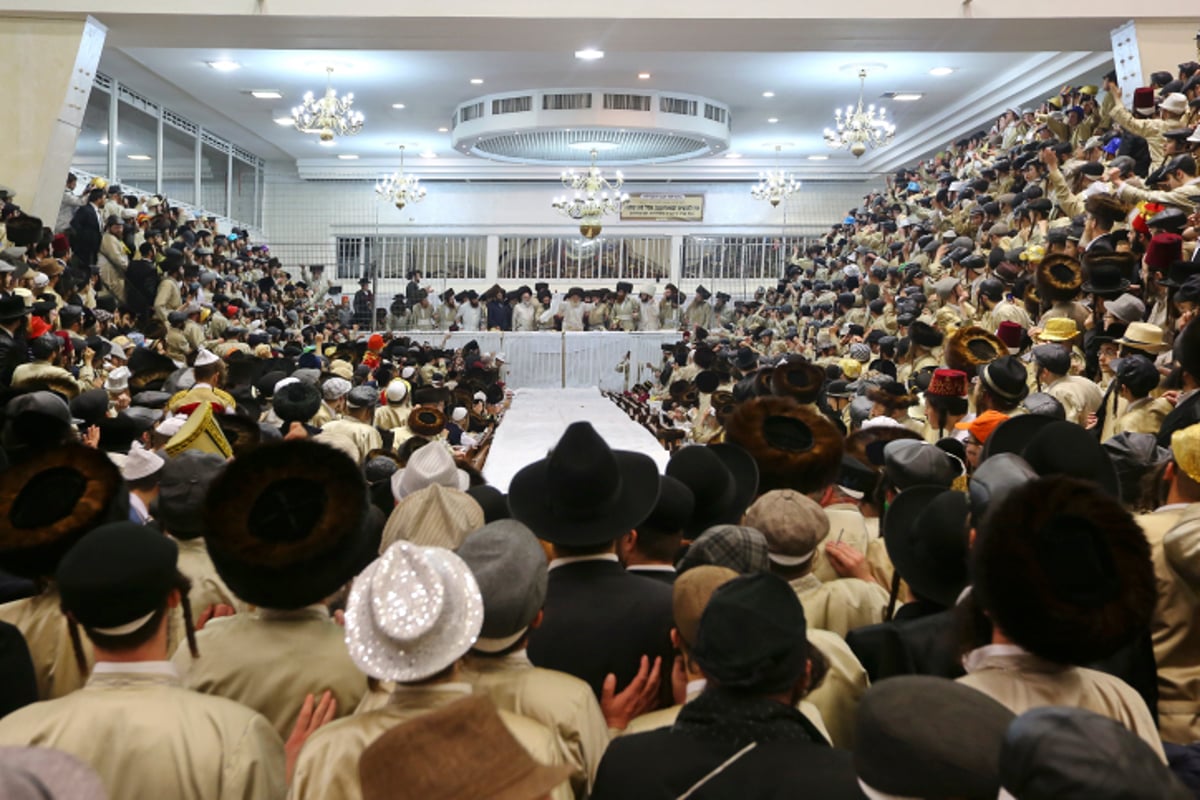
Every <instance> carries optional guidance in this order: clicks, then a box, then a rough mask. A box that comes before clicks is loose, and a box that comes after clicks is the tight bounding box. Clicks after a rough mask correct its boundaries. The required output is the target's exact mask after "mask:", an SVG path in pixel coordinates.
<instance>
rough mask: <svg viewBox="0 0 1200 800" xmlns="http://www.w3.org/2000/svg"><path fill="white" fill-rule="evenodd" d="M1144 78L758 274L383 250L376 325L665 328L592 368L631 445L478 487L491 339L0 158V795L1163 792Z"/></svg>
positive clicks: (1173, 129)
mask: <svg viewBox="0 0 1200 800" xmlns="http://www.w3.org/2000/svg"><path fill="white" fill-rule="evenodd" d="M1152 82H1153V86H1151V87H1147V88H1145V89H1138V90H1137V91H1136V92H1135V93H1134V94H1135V96H1134V98H1133V99H1132V103H1131V110H1127V109H1126V108H1125V106H1124V104H1123V100H1122V96H1121V91H1120V89H1119V88H1118V87H1117V86H1116V85H1115V84H1114V83H1113V81H1112V78H1111V76H1106V78H1105V79H1104V80H1103V87H1102V88H1100V87H1091V86H1080V87H1065V88H1064V89H1063V91H1062V93H1061V94H1060V95H1058V96H1056V97H1054V98H1051V99H1050V100H1049V101H1048V102H1047V103H1046V104H1043V106H1042V107H1040V108H1038V109H1031V110H1024V109H1013V110H1012V111H1011V112H1009V113H1006V114H1005V115H1004V116H1003V117H1002V118H1001V119H1000V120H999V121H998V122H997V124H996V126H995V128H994V129H992V130H990V131H987V132H982V133H979V134H977V135H973V136H969V137H966V138H964V139H962V140H960V141H958V142H956V143H954V144H953V145H952V146H951V147H950V148H949V149H948V150H947V151H946V152H944V153H942V154H939V155H938V156H937V157H935V158H933V159H931V160H929V161H927V162H923V163H921V164H918V165H916V166H915V167H913V168H911V169H904V170H901V171H899V172H898V173H896V174H895V175H894V176H892V178H891V180H890V181H889V185H888V187H887V189H886V190H883V191H879V192H876V193H873V194H871V195H869V196H868V197H866V198H864V202H863V204H862V206H861V207H859V208H857V209H854V210H853V211H852V212H851V213H850V214H848V215H847V217H846V218H845V219H844V220H843V221H842V222H840V223H839V224H838V225H836V226H834V228H833V229H832V230H831V231H830V232H829V234H828V235H827V236H826V237H824V238H823V239H822V240H821V241H819V242H815V243H813V244H812V245H811V246H809V247H807V248H806V249H804V250H803V252H797V253H794V254H793V255H792V258H791V259H790V263H789V264H787V265H786V267H785V269H784V274H782V275H781V276H780V280H779V282H778V284H777V285H775V286H773V287H764V288H763V289H762V290H760V291H759V292H758V293H756V295H755V296H754V297H750V298H740V299H738V300H737V301H733V300H732V298H729V297H724V296H720V295H718V296H717V297H716V299H715V302H712V303H710V300H712V299H713V298H712V296H711V294H710V293H709V292H708V291H707V290H706V289H704V287H702V286H701V287H697V288H696V289H694V290H693V292H692V295H691V297H690V298H689V297H684V296H683V295H682V294H681V293H679V292H677V291H675V287H667V288H668V289H669V290H670V291H669V293H668V294H666V295H665V296H663V297H660V296H659V292H658V291H657V289H656V287H654V286H646V287H639V288H638V290H637V292H636V297H635V296H634V295H635V292H634V290H633V287H632V286H630V285H628V284H622V285H619V286H618V287H617V291H616V292H615V293H613V295H612V297H611V298H610V297H609V295H608V293H607V292H603V293H601V292H592V293H591V294H592V296H591V297H590V298H589V297H588V296H587V295H588V294H589V293H588V292H587V291H584V290H582V289H576V288H568V290H567V291H565V292H562V293H560V294H559V295H557V296H556V295H555V294H554V292H553V291H551V287H548V286H547V287H541V286H538V287H534V289H533V290H529V289H527V288H526V287H521V288H520V289H518V290H517V291H515V292H512V293H510V292H506V291H505V290H503V289H502V288H500V287H495V288H494V290H491V291H489V292H486V293H485V294H484V296H483V297H472V296H471V294H470V293H466V294H465V295H464V296H463V297H462V300H461V301H459V300H458V299H457V298H456V297H455V295H454V294H453V293H450V292H447V293H446V294H445V295H443V296H442V297H441V298H440V299H439V300H440V302H439V303H438V304H437V305H436V306H434V305H433V304H431V303H430V299H431V298H430V297H429V295H428V293H427V292H426V291H425V289H423V288H422V287H421V286H420V276H419V275H417V274H412V275H410V282H409V286H408V288H407V290H406V293H405V298H404V303H403V304H397V305H396V306H395V307H394V308H393V309H392V311H391V312H390V315H391V317H395V318H396V320H397V322H399V319H400V318H401V317H402V316H403V320H404V321H403V323H400V324H396V325H393V327H394V328H396V329H402V328H403V329H409V330H416V331H421V330H430V331H433V330H442V329H446V330H448V329H450V328H451V327H454V328H457V329H467V330H483V329H485V328H500V329H503V330H509V329H511V330H531V329H532V330H536V329H538V328H539V327H546V328H555V329H562V330H568V331H570V330H584V329H588V328H603V329H611V328H616V329H620V330H638V329H641V330H653V329H663V328H673V327H674V326H676V325H678V326H679V327H680V329H681V337H680V342H679V343H678V344H675V345H671V346H669V347H668V348H667V349H666V350H664V359H663V364H662V365H661V370H660V371H658V373H657V374H656V376H655V379H654V380H651V381H648V382H645V383H642V384H639V385H637V386H635V387H633V388H631V390H630V391H629V392H628V395H629V396H628V397H627V398H625V400H626V401H627V402H628V403H630V404H633V405H637V406H644V407H645V408H646V409H650V410H653V411H655V412H658V413H661V414H662V415H663V419H664V422H665V423H666V424H669V425H671V426H674V427H677V428H680V429H682V430H684V431H685V432H686V436H687V437H690V438H691V439H692V440H693V442H694V444H691V445H689V446H682V447H678V448H677V449H675V450H674V451H673V452H672V453H671V456H670V460H669V462H668V463H667V466H666V469H665V474H660V472H659V469H658V467H657V466H656V464H655V463H654V461H653V460H652V459H651V458H649V457H648V456H646V455H643V454H638V453H632V452H625V451H614V450H612V449H611V448H610V446H609V445H608V444H607V443H606V442H605V441H604V440H603V439H602V438H601V437H600V436H599V435H598V434H597V432H596V431H595V430H594V429H593V428H592V426H591V425H590V424H588V423H587V422H578V423H575V424H572V425H570V426H569V427H568V428H567V429H566V430H565V432H564V433H563V434H562V437H561V439H560V440H559V441H558V443H557V445H556V446H555V447H554V448H553V450H552V451H551V452H549V453H548V454H547V455H546V457H545V458H543V459H541V460H539V461H537V462H535V463H533V464H529V465H527V466H525V467H523V468H522V469H521V470H520V471H519V472H517V473H516V474H515V476H514V477H513V479H512V481H511V483H510V485H509V486H508V487H507V491H505V492H502V491H500V490H499V489H498V488H497V487H493V486H490V485H488V484H487V482H486V481H485V479H484V478H483V476H482V474H481V472H480V470H479V469H478V465H479V463H480V461H481V460H482V459H483V458H484V457H485V456H486V450H487V446H488V439H489V436H490V431H491V430H492V429H493V428H494V427H495V426H496V425H497V424H500V425H502V424H503V415H504V411H505V408H506V406H507V403H508V399H509V396H510V395H509V392H508V390H507V389H506V385H505V364H504V356H503V354H500V353H485V352H481V350H480V348H479V347H478V345H477V344H475V343H474V342H472V343H470V344H468V345H466V346H465V347H463V348H461V349H459V350H446V349H444V347H435V346H434V345H433V344H432V343H431V342H428V341H425V340H424V339H425V337H421V336H412V335H410V334H405V335H393V334H391V333H388V334H386V335H385V334H384V333H381V332H377V331H373V330H372V329H373V328H375V327H377V326H376V319H375V316H374V309H375V304H374V300H373V297H371V296H370V290H369V288H367V287H368V286H369V285H370V283H371V281H370V280H369V279H366V283H365V284H364V285H363V288H361V289H360V292H359V294H358V295H356V296H355V298H354V299H353V300H351V299H350V298H349V297H347V298H346V302H345V303H342V304H334V303H331V302H330V301H329V300H328V299H327V298H328V297H329V293H328V281H327V280H326V279H325V278H324V277H323V276H321V275H320V274H319V273H320V271H319V270H318V271H317V272H316V273H313V272H312V271H311V270H310V271H308V272H307V273H306V274H304V275H301V276H299V277H301V278H303V280H298V279H296V278H294V277H293V276H292V275H290V274H289V272H288V270H286V269H284V268H283V265H281V264H279V262H278V261H276V260H274V259H272V257H271V256H270V253H269V251H268V250H267V249H266V248H264V247H263V246H261V245H253V244H251V243H250V241H249V240H248V237H247V236H246V235H245V232H244V231H237V232H231V233H229V234H225V235H220V234H217V233H215V231H214V230H213V228H211V227H208V223H207V222H206V221H197V220H192V219H188V218H187V217H186V215H184V214H181V213H180V212H178V211H177V210H173V209H171V208H170V205H169V203H168V202H167V201H165V200H164V199H162V198H147V199H138V198H126V197H124V196H123V195H122V193H121V192H120V191H119V190H117V191H114V190H113V189H112V188H110V187H107V186H102V185H99V184H98V183H97V182H95V181H93V184H92V185H91V186H90V187H88V188H87V189H86V191H85V192H84V193H79V192H77V191H76V187H74V186H72V185H71V184H70V183H68V187H67V194H66V195H65V196H64V204H63V211H62V213H60V215H59V218H58V220H56V225H55V226H54V227H53V228H52V227H50V226H46V225H43V222H42V221H41V220H39V219H36V218H33V217H29V216H26V215H24V214H22V213H21V211H20V209H19V207H18V206H17V204H16V203H15V202H14V200H16V199H19V198H14V197H13V196H12V195H11V193H5V194H4V196H3V198H2V200H3V202H4V205H3V208H2V209H0V217H2V218H3V219H2V220H0V221H2V222H3V223H4V226H5V227H4V230H3V233H2V234H0V235H2V236H3V237H4V241H3V242H0V244H5V245H6V248H5V249H4V250H3V254H2V255H3V265H2V266H0V282H2V283H0V389H2V390H3V397H2V398H0V400H3V428H2V430H0V450H2V454H3V465H4V468H3V469H2V470H0V497H3V500H4V502H3V505H2V506H0V510H2V514H0V600H3V601H6V602H4V603H3V605H0V663H2V664H3V674H4V675H5V678H6V680H5V681H4V684H3V688H2V689H0V745H2V746H0V796H3V797H5V798H10V797H11V798H26V797H30V798H33V797H38V798H43V797H87V798H92V797H110V798H124V797H171V798H197V799H199V798H204V799H205V800H210V799H211V798H282V797H285V796H287V797H291V798H296V799H297V800H303V799H304V798H316V797H322V798H324V797H338V798H356V797H363V798H366V799H367V800H375V799H376V798H380V799H382V798H410V797H411V798H441V797H445V798H468V797H504V798H530V800H533V799H534V798H544V797H552V798H571V797H574V798H585V797H592V798H596V799H597V800H607V799H608V798H629V797H655V798H658V797H663V798H666V797H671V798H679V797H692V798H705V797H708V798H726V797H734V796H745V797H755V798H768V797H770V798H774V797H779V798H782V797H796V796H813V797H821V798H841V797H846V798H860V797H864V796H865V797H868V798H871V800H875V798H967V799H968V800H975V798H979V800H992V798H997V797H1013V798H1017V800H1042V799H1043V798H1046V799H1047V800H1048V799H1049V798H1056V799H1060V798H1075V797H1078V798H1085V797H1086V798H1128V797H1139V798H1141V797H1145V798H1184V797H1189V796H1195V794H1196V793H1197V792H1200V744H1198V743H1197V742H1198V740H1200V713H1198V712H1197V709H1200V601H1198V600H1197V597H1200V391H1197V390H1198V389H1200V323H1197V322H1196V321H1195V317H1196V312H1197V310H1198V309H1200V260H1198V256H1197V251H1198V248H1197V238H1198V232H1200V213H1198V212H1200V209H1198V208H1197V204H1198V202H1200V179H1198V178H1197V169H1196V160H1195V159H1196V155H1195V152H1196V150H1197V148H1198V147H1200V130H1198V129H1197V128H1196V127H1195V123H1196V121H1197V119H1198V117H1200V65H1198V64H1195V63H1188V64H1182V65H1179V67H1178V70H1177V71H1175V72H1172V73H1161V74H1159V73H1156V74H1155V75H1153V76H1152ZM72 198H73V199H72ZM81 198H82V199H83V202H79V200H80V199H81ZM135 253H136V254H137V256H138V257H137V258H133V257H132V256H133V255H134V254H135ZM493 306H495V308H493ZM455 307H457V310H456V311H455V312H454V314H453V317H452V318H451V317H450V316H449V315H445V316H439V315H440V314H441V312H442V310H443V309H447V308H455ZM466 308H470V309H474V310H472V311H467V312H465V313H464V309H466ZM476 326H478V327H476ZM530 326H532V327H530ZM655 326H657V328H656V327H655ZM435 338H436V337H435Z"/></svg>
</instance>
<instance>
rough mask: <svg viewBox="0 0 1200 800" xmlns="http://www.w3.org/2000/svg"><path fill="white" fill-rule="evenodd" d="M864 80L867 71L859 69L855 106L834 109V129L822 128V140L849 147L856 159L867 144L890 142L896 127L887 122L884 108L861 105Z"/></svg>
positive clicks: (876, 145)
mask: <svg viewBox="0 0 1200 800" xmlns="http://www.w3.org/2000/svg"><path fill="white" fill-rule="evenodd" d="M866 83H867V71H866V70H865V69H863V70H859V72H858V107H857V108H855V107H854V106H846V109H845V111H844V112H843V110H842V109H840V108H839V109H837V110H836V111H834V112H833V117H834V124H835V125H836V126H837V127H836V130H835V129H833V128H826V129H825V143H826V144H827V145H829V146H830V147H833V148H836V149H840V150H849V151H850V153H851V154H852V155H853V156H854V157H855V158H858V157H859V156H861V155H862V154H863V153H865V152H867V148H868V147H883V146H885V145H888V144H891V142H892V137H893V136H895V135H896V126H895V125H893V124H892V123H891V122H888V119H887V111H886V110H885V109H884V108H883V107H882V106H880V107H879V108H876V107H875V105H874V104H872V105H869V106H867V107H866V108H865V109H864V108H863V89H864V88H865V86H866Z"/></svg>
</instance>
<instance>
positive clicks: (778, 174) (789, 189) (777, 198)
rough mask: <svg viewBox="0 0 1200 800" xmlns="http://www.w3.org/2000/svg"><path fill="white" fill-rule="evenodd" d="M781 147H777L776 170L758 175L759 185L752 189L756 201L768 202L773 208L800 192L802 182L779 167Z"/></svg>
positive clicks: (751, 193) (752, 195)
mask: <svg viewBox="0 0 1200 800" xmlns="http://www.w3.org/2000/svg"><path fill="white" fill-rule="evenodd" d="M782 149H783V148H782V146H781V145H775V166H776V169H773V170H770V171H768V172H760V173H758V183H757V184H756V185H755V186H753V187H752V188H751V189H750V196H751V197H753V198H754V199H755V200H766V201H768V202H769V203H770V204H771V206H772V207H774V206H778V205H779V203H780V202H781V201H783V200H786V199H787V198H788V197H789V196H791V195H793V194H795V193H796V192H798V191H800V181H798V180H796V179H795V178H794V177H792V175H791V174H790V173H788V172H784V171H783V170H781V169H778V167H779V151H780V150H782Z"/></svg>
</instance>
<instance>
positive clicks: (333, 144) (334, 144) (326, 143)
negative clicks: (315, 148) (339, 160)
mask: <svg viewBox="0 0 1200 800" xmlns="http://www.w3.org/2000/svg"><path fill="white" fill-rule="evenodd" d="M317 144H319V145H321V147H337V140H336V139H330V140H328V141H319V142H317Z"/></svg>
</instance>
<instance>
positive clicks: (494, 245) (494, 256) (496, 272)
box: [484, 233, 500, 286]
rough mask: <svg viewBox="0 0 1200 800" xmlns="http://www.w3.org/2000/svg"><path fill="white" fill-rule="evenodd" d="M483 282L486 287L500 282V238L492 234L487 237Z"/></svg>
mask: <svg viewBox="0 0 1200 800" xmlns="http://www.w3.org/2000/svg"><path fill="white" fill-rule="evenodd" d="M484 260H485V261H486V264H485V272H484V280H485V281H487V284H488V286H492V285H494V284H496V283H499V282H500V236H499V235H498V234H495V233H492V234H488V237H487V255H486V256H485V259H484Z"/></svg>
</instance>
